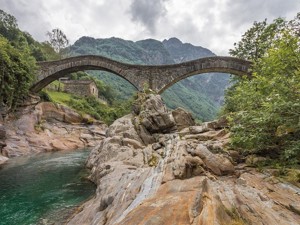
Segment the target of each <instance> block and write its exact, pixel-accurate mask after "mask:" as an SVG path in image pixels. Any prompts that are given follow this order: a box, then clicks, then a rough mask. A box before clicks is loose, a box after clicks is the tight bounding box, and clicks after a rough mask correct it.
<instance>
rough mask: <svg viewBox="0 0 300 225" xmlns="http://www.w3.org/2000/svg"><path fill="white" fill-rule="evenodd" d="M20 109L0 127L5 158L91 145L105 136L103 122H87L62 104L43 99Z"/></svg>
mask: <svg viewBox="0 0 300 225" xmlns="http://www.w3.org/2000/svg"><path fill="white" fill-rule="evenodd" d="M20 111H21V112H19V113H18V115H17V116H16V117H11V118H8V119H7V121H6V122H5V124H3V126H1V127H0V128H1V129H0V135H1V136H0V139H1V140H0V144H1V143H3V147H2V155H3V156H6V157H9V158H10V157H16V156H20V155H29V154H32V153H38V152H45V151H59V150H74V149H77V148H83V147H93V146H96V145H97V143H98V142H99V141H100V140H102V139H103V138H104V137H105V136H106V129H107V126H106V125H105V124H99V123H95V124H87V123H86V122H87V121H90V119H89V118H88V117H82V116H80V115H79V114H78V113H76V112H74V111H73V110H72V109H70V108H67V107H66V106H61V105H56V104H53V103H50V102H43V103H39V104H37V105H36V106H35V107H32V106H29V107H26V108H24V110H20ZM3 127H4V129H5V138H3V136H4V135H3V134H4V133H3V129H2V128H3ZM1 145H2V144H1Z"/></svg>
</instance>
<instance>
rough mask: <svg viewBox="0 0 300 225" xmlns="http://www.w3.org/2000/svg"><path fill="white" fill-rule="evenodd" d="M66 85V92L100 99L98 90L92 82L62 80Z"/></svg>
mask: <svg viewBox="0 0 300 225" xmlns="http://www.w3.org/2000/svg"><path fill="white" fill-rule="evenodd" d="M61 82H62V83H63V84H64V91H65V92H67V93H71V94H75V95H79V96H84V97H88V96H95V97H98V88H97V86H96V84H95V82H94V81H92V80H61Z"/></svg>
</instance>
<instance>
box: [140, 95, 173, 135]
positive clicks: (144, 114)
mask: <svg viewBox="0 0 300 225" xmlns="http://www.w3.org/2000/svg"><path fill="white" fill-rule="evenodd" d="M135 105H140V106H134V108H140V110H137V111H136V112H138V113H139V114H138V115H137V118H138V119H137V120H135V122H137V123H138V124H137V127H138V125H142V126H143V127H144V128H145V129H146V130H147V131H148V132H149V133H150V134H153V133H170V132H174V131H176V130H177V128H176V123H175V120H174V117H173V115H172V113H171V112H170V111H168V109H167V108H166V106H165V104H164V103H163V101H162V99H161V97H160V95H154V94H150V95H147V96H145V97H144V98H143V97H139V99H138V101H137V102H136V103H135ZM140 130H142V129H140Z"/></svg>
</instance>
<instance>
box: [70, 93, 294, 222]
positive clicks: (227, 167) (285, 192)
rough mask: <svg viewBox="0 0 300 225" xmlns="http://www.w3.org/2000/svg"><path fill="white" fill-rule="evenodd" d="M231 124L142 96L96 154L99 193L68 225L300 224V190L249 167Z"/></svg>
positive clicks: (91, 162)
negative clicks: (231, 145)
mask: <svg viewBox="0 0 300 225" xmlns="http://www.w3.org/2000/svg"><path fill="white" fill-rule="evenodd" d="M224 122H225V121H214V122H209V123H204V124H201V125H195V123H194V121H193V119H192V117H191V115H190V114H189V113H187V112H185V111H184V110H182V109H177V110H175V111H168V110H167V109H166V107H165V105H164V104H163V102H162V100H161V98H160V96H158V95H140V97H139V99H138V100H137V102H136V104H135V106H134V107H133V113H132V114H130V115H127V116H125V117H122V118H120V119H118V120H116V121H115V122H114V123H113V124H112V125H111V126H110V127H109V128H108V130H107V132H106V134H107V136H106V138H105V139H103V140H102V141H100V142H99V143H98V145H97V146H96V147H95V148H94V149H93V150H92V152H91V154H90V156H89V158H88V161H87V166H88V167H89V168H90V169H91V175H90V179H91V180H92V181H93V182H94V183H95V184H97V191H96V195H95V197H94V198H93V199H91V200H89V201H88V202H86V203H85V204H84V205H83V206H82V207H81V208H80V210H79V212H78V213H77V214H76V215H74V216H73V217H72V218H71V219H70V221H69V223H68V224H80V225H84V224H97V225H112V224H124V225H125V224H126V225H131V224H132V225H137V224H145V225H146V224H147V225H151V224H153V225H160V224H161V225H167V224H170V225H171V224H172V225H174V224H178V225H183V224H190V225H197V224H199V225H200V224H206V225H208V224H226V225H227V224H232V225H234V224H255V225H256V224H270V225H273V224H282V225H284V224H286V225H291V224H295V225H296V224H300V222H299V221H300V189H299V188H297V187H296V186H293V185H291V184H288V183H283V182H279V181H278V180H277V179H276V178H274V177H273V176H271V175H269V174H262V173H259V172H257V171H256V170H255V169H252V168H249V167H247V166H246V165H244V164H241V163H240V162H241V160H240V156H239V155H238V153H237V152H234V151H227V148H226V145H227V144H228V142H229V138H230V137H229V134H228V132H227V131H226V128H225V126H226V124H225V123H224Z"/></svg>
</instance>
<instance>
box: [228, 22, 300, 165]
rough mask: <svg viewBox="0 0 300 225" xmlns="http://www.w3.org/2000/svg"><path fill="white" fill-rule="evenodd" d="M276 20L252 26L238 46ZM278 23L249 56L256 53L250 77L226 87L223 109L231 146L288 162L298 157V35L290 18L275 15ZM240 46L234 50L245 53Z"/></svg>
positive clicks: (299, 84)
mask: <svg viewBox="0 0 300 225" xmlns="http://www.w3.org/2000/svg"><path fill="white" fill-rule="evenodd" d="M294 21H295V20H294ZM277 23H278V20H276V21H275V22H274V24H275V25H274V24H270V25H266V24H264V26H263V28H262V29H259V30H257V31H255V32H254V34H256V32H257V35H254V34H253V36H250V37H247V39H246V40H244V39H242V41H241V42H243V43H242V44H239V46H244V45H245V43H251V42H253V43H254V45H256V41H255V40H256V39H255V38H254V39H253V37H257V36H259V35H260V34H262V33H266V32H267V31H266V30H268V29H269V27H272V26H273V25H274V26H277ZM279 24H280V26H277V27H280V32H279V33H277V34H276V38H273V39H272V40H269V39H268V40H264V39H261V40H260V41H262V43H261V44H260V45H259V46H264V47H263V48H261V49H260V50H261V51H257V52H259V54H256V55H255V54H253V56H251V57H257V58H255V63H254V65H253V68H252V70H253V79H251V80H248V79H246V78H244V79H241V80H239V81H238V82H237V83H236V84H235V85H234V87H233V88H231V89H230V90H229V91H228V92H227V94H226V101H225V103H226V104H225V107H224V113H226V114H227V115H229V120H230V121H231V131H232V134H233V135H232V145H233V147H235V148H239V149H242V151H243V152H244V153H257V154H269V155H271V156H272V157H276V158H278V157H279V158H280V159H281V162H282V163H288V164H293V163H299V162H300V47H299V43H300V39H299V37H298V36H297V35H295V33H294V32H293V29H291V27H290V22H285V21H282V20H281V19H280V23H279ZM256 26H257V23H255V24H254V27H256ZM250 30H251V29H250ZM244 42H245V43H244ZM264 42H267V43H264ZM265 46H267V47H265ZM249 49H252V48H249ZM244 50H245V49H244V48H241V49H236V51H237V52H236V53H235V54H237V55H239V53H241V54H240V55H247V51H248V50H245V52H246V53H244ZM250 52H251V51H250ZM252 53H253V52H251V54H250V55H252ZM249 57H250V56H249ZM253 59H254V58H253Z"/></svg>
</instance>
